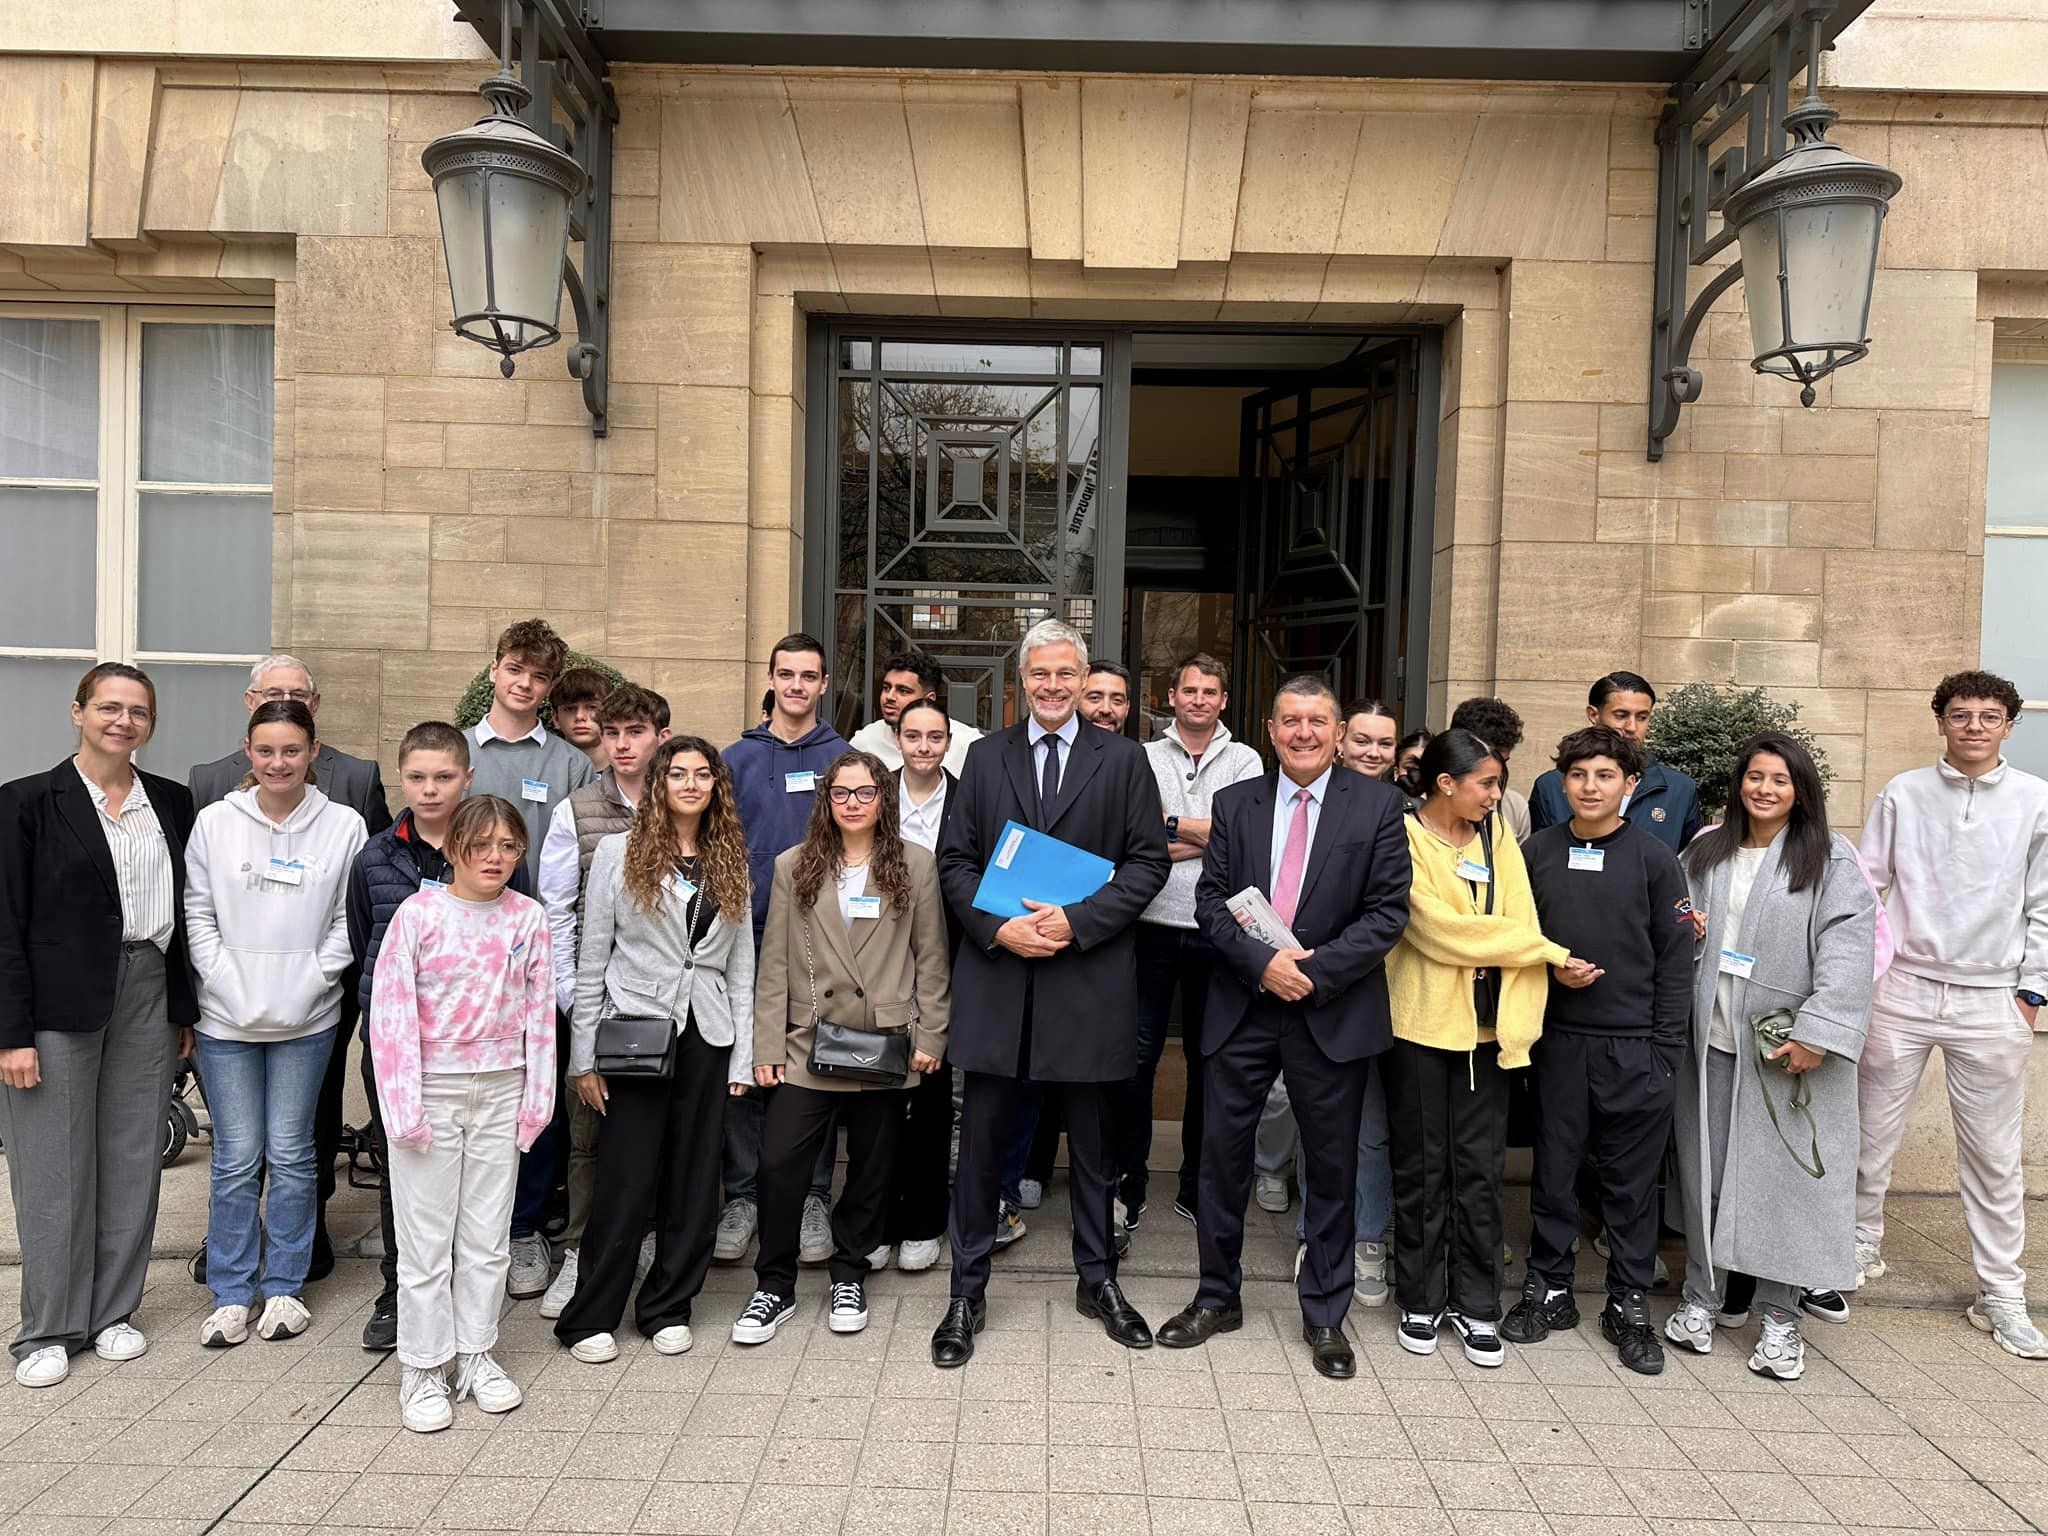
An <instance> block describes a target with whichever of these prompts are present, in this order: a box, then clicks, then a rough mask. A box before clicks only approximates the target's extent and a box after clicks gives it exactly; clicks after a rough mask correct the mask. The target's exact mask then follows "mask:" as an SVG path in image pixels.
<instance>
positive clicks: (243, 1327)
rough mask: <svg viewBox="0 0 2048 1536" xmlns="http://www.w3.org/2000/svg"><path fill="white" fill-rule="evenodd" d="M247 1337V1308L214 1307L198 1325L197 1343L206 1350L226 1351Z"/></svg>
mask: <svg viewBox="0 0 2048 1536" xmlns="http://www.w3.org/2000/svg"><path fill="white" fill-rule="evenodd" d="M248 1337H249V1309H248V1308H247V1307H215V1308H214V1309H213V1311H212V1313H211V1314H210V1315H209V1316H208V1317H207V1319H206V1321H205V1322H203V1323H201V1324H200V1325H199V1342H200V1343H201V1344H203V1345H204V1346H205V1347H206V1348H208V1349H226V1348H227V1347H228V1346H229V1345H231V1344H239V1343H241V1342H242V1340H244V1339H246V1338H248Z"/></svg>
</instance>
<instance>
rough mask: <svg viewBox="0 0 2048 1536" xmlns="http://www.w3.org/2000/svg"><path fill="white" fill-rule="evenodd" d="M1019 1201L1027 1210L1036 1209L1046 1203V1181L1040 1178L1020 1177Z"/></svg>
mask: <svg viewBox="0 0 2048 1536" xmlns="http://www.w3.org/2000/svg"><path fill="white" fill-rule="evenodd" d="M1017 1203H1018V1204H1019V1205H1021V1206H1023V1207H1024V1209H1025V1210H1027V1211H1035V1210H1037V1209H1038V1208H1039V1206H1041V1205H1043V1204H1044V1203H1045V1183H1044V1181H1043V1180H1040V1179H1019V1180H1018V1181H1017Z"/></svg>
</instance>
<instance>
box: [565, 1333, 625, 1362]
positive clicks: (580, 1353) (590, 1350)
mask: <svg viewBox="0 0 2048 1536" xmlns="http://www.w3.org/2000/svg"><path fill="white" fill-rule="evenodd" d="M569 1353H570V1354H572V1355H574V1356H575V1357H576V1358H577V1359H578V1360H581V1361H582V1362H583V1363H584V1364H585V1365H603V1364H604V1363H605V1362H606V1361H608V1360H616V1359H618V1358H619V1341H618V1340H617V1339H615V1338H613V1337H612V1336H611V1335H610V1334H608V1333H593V1334H592V1335H591V1336H590V1337H589V1338H587V1339H578V1340H577V1341H576V1342H575V1343H574V1344H571V1345H570V1346H569Z"/></svg>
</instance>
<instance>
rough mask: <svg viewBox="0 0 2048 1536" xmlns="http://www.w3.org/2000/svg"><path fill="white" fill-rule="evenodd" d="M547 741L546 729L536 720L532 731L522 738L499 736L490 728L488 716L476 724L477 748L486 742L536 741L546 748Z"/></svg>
mask: <svg viewBox="0 0 2048 1536" xmlns="http://www.w3.org/2000/svg"><path fill="white" fill-rule="evenodd" d="M547 740H548V728H547V727H546V726H544V725H542V724H541V723H540V722H539V721H538V720H536V721H534V722H533V729H532V730H530V731H528V732H527V733H526V734H525V735H524V736H501V735H499V734H498V732H497V731H495V730H493V729H492V728H491V717H490V716H489V715H488V714H486V715H485V716H484V717H483V719H481V720H479V721H477V723H476V742H477V745H478V746H482V745H483V744H484V743H485V742H487V741H537V742H539V743H540V744H541V745H542V746H546V745H547Z"/></svg>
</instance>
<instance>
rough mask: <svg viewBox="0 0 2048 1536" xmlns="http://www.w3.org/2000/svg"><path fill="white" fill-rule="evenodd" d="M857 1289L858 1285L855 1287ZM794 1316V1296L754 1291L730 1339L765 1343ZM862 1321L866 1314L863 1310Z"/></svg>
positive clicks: (734, 1324)
mask: <svg viewBox="0 0 2048 1536" xmlns="http://www.w3.org/2000/svg"><path fill="white" fill-rule="evenodd" d="M855 1289H859V1287H855ZM795 1316H796V1298H795V1297H794V1296H778V1295H776V1294H775V1293H774V1292H773V1291H756V1292H754V1299H753V1300H752V1301H749V1302H748V1303H747V1308H746V1310H745V1311H744V1312H742V1313H740V1315H739V1317H738V1318H737V1319H736V1320H735V1321H734V1323H733V1325H732V1341H733V1343H735V1344H766V1343H767V1342H768V1341H769V1340H770V1339H772V1338H774V1337H775V1331H776V1329H778V1328H780V1327H781V1326H782V1325H783V1324H784V1323H786V1322H788V1321H789V1320H790V1319H791V1318H792V1317H795ZM861 1318H862V1321H863V1322H865V1321H866V1318H867V1315H866V1312H865V1311H863V1312H862V1315H861Z"/></svg>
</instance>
